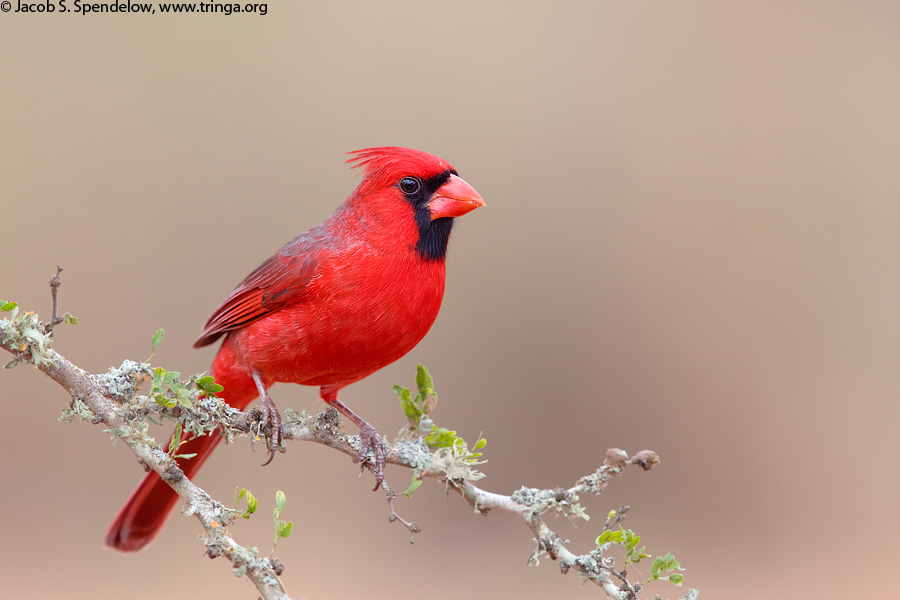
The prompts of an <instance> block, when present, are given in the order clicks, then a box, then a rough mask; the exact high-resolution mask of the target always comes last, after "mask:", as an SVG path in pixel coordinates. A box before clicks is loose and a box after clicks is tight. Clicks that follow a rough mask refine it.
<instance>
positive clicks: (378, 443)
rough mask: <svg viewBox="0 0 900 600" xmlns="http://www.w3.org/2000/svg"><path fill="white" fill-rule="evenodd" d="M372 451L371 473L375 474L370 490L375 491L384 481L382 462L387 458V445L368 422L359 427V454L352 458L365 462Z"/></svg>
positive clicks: (356, 461) (354, 460)
mask: <svg viewBox="0 0 900 600" xmlns="http://www.w3.org/2000/svg"><path fill="white" fill-rule="evenodd" d="M370 451H371V452H372V453H373V454H374V455H375V464H374V465H372V473H374V475H375V487H374V488H372V491H373V492H374V491H376V490H377V489H378V488H380V487H381V482H382V481H384V462H385V459H386V458H387V446H385V445H384V441H383V440H382V439H381V436H380V435H378V431H376V429H375V428H374V427H372V426H371V425H369V424H368V423H365V424H364V425H362V426H361V427H360V428H359V455H358V456H357V457H356V458H354V459H353V462H355V463H358V462H363V463H364V462H366V461H367V460H369V457H368V454H369V452H370Z"/></svg>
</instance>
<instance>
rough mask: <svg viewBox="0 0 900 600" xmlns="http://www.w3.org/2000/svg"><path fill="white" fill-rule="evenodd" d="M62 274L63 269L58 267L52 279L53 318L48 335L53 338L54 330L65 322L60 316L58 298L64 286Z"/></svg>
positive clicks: (48, 328) (48, 327)
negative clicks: (60, 276) (60, 289)
mask: <svg viewBox="0 0 900 600" xmlns="http://www.w3.org/2000/svg"><path fill="white" fill-rule="evenodd" d="M60 273H62V267H60V266H59V265H56V275H54V276H53V277H51V278H50V296H51V297H52V298H53V316H52V317H51V319H50V323H49V324H48V325H47V335H49V336H50V337H53V328H54V327H56V326H57V325H59V324H60V323H62V322H63V320H64V318H63V317H60V316H59V311H58V307H59V300H58V298H57V296H58V294H59V286H60V285H62V281H61V280H60V278H59V274H60Z"/></svg>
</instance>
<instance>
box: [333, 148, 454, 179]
mask: <svg viewBox="0 0 900 600" xmlns="http://www.w3.org/2000/svg"><path fill="white" fill-rule="evenodd" d="M348 154H350V155H351V156H352V158H349V159H347V163H348V164H350V165H351V168H353V169H355V168H357V167H363V169H364V170H365V171H364V173H363V177H365V178H366V179H370V180H376V181H378V180H382V179H383V178H387V179H396V178H398V177H402V176H404V175H410V174H415V175H419V176H421V177H423V178H428V177H430V176H432V175H438V174H440V173H444V172H445V171H451V172H454V173H455V172H456V171H455V169H454V168H453V166H452V165H451V164H450V163H448V162H447V161H445V160H444V159H443V158H440V157H438V156H435V155H433V154H428V153H427V152H421V151H419V150H412V149H410V148H399V147H396V146H387V147H383V148H366V149H365V150H356V151H354V152H348Z"/></svg>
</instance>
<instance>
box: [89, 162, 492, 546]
mask: <svg viewBox="0 0 900 600" xmlns="http://www.w3.org/2000/svg"><path fill="white" fill-rule="evenodd" d="M350 154H351V155H353V158H351V159H349V160H348V161H347V162H348V163H352V164H353V166H354V167H363V168H364V169H365V173H364V176H363V180H362V182H361V183H360V184H359V187H357V188H356V191H354V192H353V193H352V194H351V195H350V197H349V198H348V199H347V201H346V202H344V203H343V204H342V205H341V206H339V207H338V208H337V210H335V211H334V213H333V214H332V215H331V216H330V217H328V218H327V219H326V220H325V221H324V222H323V223H321V224H320V225H317V226H316V227H313V228H312V229H310V230H308V231H306V232H304V233H302V234H301V235H299V236H298V237H296V238H294V239H293V240H291V241H290V242H288V243H287V244H285V245H284V246H283V247H282V248H281V250H279V251H278V252H277V253H276V254H275V255H274V256H272V257H271V258H269V259H268V260H266V261H265V262H264V263H263V264H261V265H260V266H259V267H258V268H257V269H256V270H254V271H253V272H252V273H250V275H248V276H247V277H246V278H245V279H244V280H243V281H242V282H241V283H240V284H239V285H238V286H237V287H236V288H235V289H234V291H232V292H231V294H229V295H228V297H227V298H225V300H224V301H223V302H222V304H221V305H220V306H219V308H217V309H216V311H215V312H214V313H213V314H212V316H211V317H210V318H209V320H208V321H207V322H206V325H205V327H204V328H203V331H202V333H201V334H200V337H199V338H198V339H197V341H196V343H195V344H194V347H200V346H206V345H207V344H211V343H213V342H215V341H216V340H217V339H218V338H219V337H221V336H222V335H224V336H225V340H224V342H223V343H222V346H221V347H220V348H219V352H218V354H216V358H215V360H214V362H213V365H212V374H213V376H214V377H215V379H216V382H217V383H219V384H221V385H223V386H224V388H225V390H224V391H223V392H222V393H221V394H219V395H220V396H221V397H222V398H223V399H224V400H225V401H226V402H228V404H230V405H231V406H233V407H235V408H238V409H243V408H244V407H246V406H247V405H248V404H249V403H250V402H251V401H252V400H254V399H255V398H256V397H257V396H260V397H261V401H262V405H263V412H264V414H265V415H266V417H267V419H268V420H269V421H270V423H271V424H272V429H273V435H272V440H271V441H270V444H269V451H270V457H269V460H270V461H271V458H272V456H273V454H272V453H273V452H274V450H275V449H276V448H277V447H278V443H279V442H280V418H279V417H278V411H277V410H276V409H275V405H274V403H272V401H271V399H270V398H269V397H268V394H267V393H266V388H268V387H269V386H270V385H272V384H273V383H275V382H276V381H286V382H293V383H300V384H303V385H316V386H320V388H319V389H320V391H319V393H320V395H321V397H322V399H323V400H324V401H325V402H326V403H328V404H329V405H331V406H333V407H335V408H336V409H337V410H339V411H340V412H341V413H343V414H344V415H345V416H346V417H347V418H349V419H350V420H351V421H353V422H354V423H355V424H356V425H357V426H358V427H359V428H360V436H361V439H362V442H363V443H362V446H363V448H362V450H361V451H360V456H359V457H358V460H364V459H365V456H366V455H367V454H368V453H369V451H373V452H374V454H375V457H376V461H375V466H374V469H373V470H374V472H375V477H376V486H375V489H378V487H379V485H380V484H381V480H382V478H383V468H384V458H385V456H384V455H385V446H384V443H383V442H382V441H381V438H380V437H379V436H378V433H377V432H376V431H375V428H374V427H372V426H371V425H370V424H369V423H367V422H366V421H364V420H363V419H361V418H360V417H358V416H357V415H356V414H354V413H353V412H352V411H351V410H350V409H348V408H347V407H346V406H344V405H343V404H342V403H341V402H339V401H338V398H337V395H338V391H339V390H341V389H342V388H343V387H345V386H346V385H348V384H351V383H353V382H354V381H359V380H360V379H362V378H363V377H366V376H367V375H370V374H372V373H374V372H375V371H377V370H378V369H380V368H381V367H384V366H385V365H387V364H390V363H392V362H394V361H395V360H397V359H398V358H400V357H401V356H403V355H404V354H406V353H407V352H409V351H410V350H412V348H413V347H414V346H415V345H416V344H417V343H418V342H419V340H421V339H422V338H423V337H424V336H425V334H426V333H427V332H428V330H429V329H430V328H431V324H432V323H433V322H434V320H435V318H436V317H437V314H438V309H439V308H440V305H441V298H442V297H443V294H444V256H445V253H446V251H447V241H448V238H449V236H450V230H451V229H452V227H453V220H454V218H455V217H459V216H462V215H464V214H466V213H467V212H469V211H471V210H474V209H475V208H478V207H479V206H483V205H484V201H483V200H482V199H481V196H479V195H478V193H477V192H476V191H475V190H474V189H472V187H471V186H469V184H467V183H466V182H465V181H463V180H462V179H460V178H459V176H458V175H457V173H456V170H455V169H454V168H453V167H452V166H451V165H450V164H449V163H448V162H446V161H445V160H443V159H441V158H438V157H437V156H433V155H431V154H426V153H424V152H419V151H417V150H410V149H407V148H370V149H367V150H359V151H357V152H351V153H350ZM220 440H221V436H220V435H219V434H218V432H214V433H213V434H211V435H208V436H202V437H195V438H193V439H191V440H189V441H188V442H187V443H186V444H184V445H183V446H182V447H181V448H180V449H179V451H180V452H183V453H185V454H187V453H197V456H196V457H194V458H192V459H190V460H185V461H179V464H180V466H181V468H182V469H183V470H184V472H185V474H186V475H188V476H191V475H192V474H193V473H194V472H196V471H197V469H199V468H200V466H201V465H202V464H203V463H204V461H205V460H206V458H207V457H208V456H209V454H210V453H211V452H212V450H213V449H214V448H215V447H216V445H217V444H218V443H219V441H220ZM177 499H178V496H177V495H176V494H175V492H174V491H172V488H170V487H169V486H168V485H167V484H166V483H164V482H163V481H162V480H161V479H160V478H159V476H158V475H157V474H156V473H154V472H151V473H149V474H147V475H146V476H145V477H144V478H143V479H142V480H141V482H140V483H139V484H138V486H137V488H136V489H135V490H134V492H132V494H131V496H130V497H129V499H128V501H127V502H126V504H125V506H124V507H123V508H122V510H121V511H119V514H118V516H117V517H116V520H115V521H114V522H113V524H112V526H111V527H110V529H109V532H108V533H107V535H106V545H108V546H110V547H112V548H115V549H116V550H120V551H123V552H129V551H134V550H139V549H140V548H142V547H144V546H145V545H146V544H147V543H149V542H150V541H151V540H152V539H153V538H154V537H155V536H156V534H157V533H158V532H159V530H160V528H161V527H162V525H163V523H164V522H165V520H166V518H167V516H168V514H169V512H170V511H171V510H172V507H173V506H174V505H175V502H176V500H177Z"/></svg>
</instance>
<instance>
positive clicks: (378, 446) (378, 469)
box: [321, 390, 387, 492]
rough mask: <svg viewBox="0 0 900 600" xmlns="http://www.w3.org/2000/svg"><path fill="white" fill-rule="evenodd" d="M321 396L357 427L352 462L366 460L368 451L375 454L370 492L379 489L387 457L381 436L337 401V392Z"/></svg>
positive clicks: (323, 393) (322, 393)
mask: <svg viewBox="0 0 900 600" xmlns="http://www.w3.org/2000/svg"><path fill="white" fill-rule="evenodd" d="M321 395H322V400H324V401H325V402H327V403H328V404H329V405H330V406H333V407H335V408H336V409H337V411H338V412H339V413H341V414H342V415H344V416H345V417H347V418H348V419H350V420H351V421H353V422H354V423H355V424H356V426H357V427H359V442H360V445H359V455H358V456H357V457H356V458H354V459H353V462H355V463H356V462H365V461H366V460H367V458H366V455H367V454H368V453H369V451H370V450H371V451H372V452H373V453H374V454H375V465H374V466H373V468H372V471H373V473H374V474H375V487H374V488H372V491H373V492H374V491H375V490H377V489H378V488H380V487H381V482H382V481H384V461H385V458H386V457H387V447H386V446H385V445H384V441H383V440H382V439H381V436H380V435H378V431H377V430H376V429H375V428H374V427H373V426H372V425H370V424H369V423H368V421H365V420H364V419H363V418H362V417H360V416H359V415H357V414H356V413H355V412H353V411H352V410H350V409H349V408H347V406H346V405H345V404H344V403H343V402H341V401H340V400H338V398H337V392H331V391H328V392H326V391H325V390H322V392H321Z"/></svg>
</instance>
